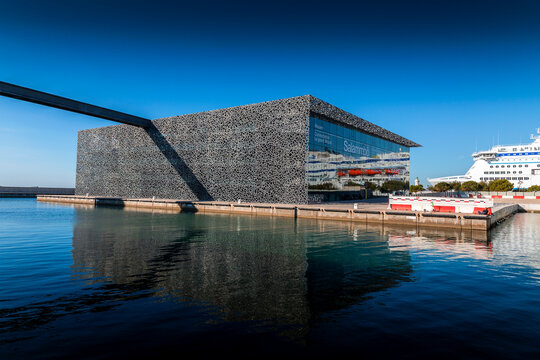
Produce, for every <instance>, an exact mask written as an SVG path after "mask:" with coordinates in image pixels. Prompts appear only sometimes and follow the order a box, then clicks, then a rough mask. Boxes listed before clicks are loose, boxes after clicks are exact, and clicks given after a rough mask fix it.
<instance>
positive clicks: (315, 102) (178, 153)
mask: <svg viewBox="0 0 540 360" xmlns="http://www.w3.org/2000/svg"><path fill="white" fill-rule="evenodd" d="M310 112H313V113H316V114H318V115H319V116H325V117H327V118H329V119H331V120H333V121H336V122H339V123H343V124H347V125H349V126H353V127H355V128H358V129H360V130H364V131H365V132H367V133H370V134H374V135H377V136H380V137H382V138H385V139H388V140H391V141H394V142H397V143H401V144H403V145H406V146H418V145H417V144H415V143H413V142H412V141H410V140H407V139H405V138H402V137H401V136H399V135H396V134H394V133H392V132H390V131H388V130H385V129H383V128H381V127H379V126H377V125H374V124H372V123H369V122H367V121H365V120H363V119H361V118H359V117H357V116H354V115H352V114H350V113H347V112H345V111H343V110H341V109H339V108H337V107H335V106H333V105H330V104H328V103H325V102H324V101H321V100H319V99H317V98H315V97H313V96H310V95H306V96H300V97H294V98H289V99H282V100H276V101H269V102H264V103H259V104H252V105H245V106H238V107H233V108H226V109H220V110H214V111H206V112H201V113H196V114H189V115H182V116H173V117H169V118H163V119H157V120H154V121H153V125H154V128H152V129H148V130H145V129H141V128H136V127H133V126H129V125H115V126H109V127H103V128H97V129H91V130H83V131H80V132H79V135H78V145H77V180H76V194H77V195H84V194H90V195H95V196H117V197H122V198H151V197H153V196H155V197H156V198H172V199H183V200H217V201H237V200H238V199H241V200H242V201H249V202H274V203H298V204H305V203H307V202H308V191H307V184H306V149H307V141H308V136H307V135H308V126H309V123H308V122H309V114H310Z"/></svg>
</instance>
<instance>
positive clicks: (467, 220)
mask: <svg viewBox="0 0 540 360" xmlns="http://www.w3.org/2000/svg"><path fill="white" fill-rule="evenodd" d="M37 200H38V201H43V202H55V203H66V204H85V205H91V206H116V207H122V208H135V209H136V208H140V209H155V210H166V211H173V212H196V213H227V214H244V215H257V216H283V217H293V218H310V219H326V220H341V221H353V222H364V223H379V224H391V225H407V226H422V227H438V228H446V229H462V230H481V231H487V230H489V229H490V228H492V227H493V226H495V225H497V224H498V223H499V222H500V221H502V220H504V219H505V218H507V217H509V216H512V215H513V214H514V213H516V212H519V211H520V210H521V209H520V206H519V205H518V204H497V205H496V206H495V207H494V208H493V215H473V214H460V213H436V212H419V211H396V210H388V209H387V204H386V203H375V204H373V203H362V202H359V203H357V207H356V208H354V205H353V204H352V203H348V204H324V205H323V204H317V205H295V204H262V203H233V202H221V201H183V200H177V199H122V198H113V197H95V196H88V197H87V196H67V195H43V196H38V197H37Z"/></svg>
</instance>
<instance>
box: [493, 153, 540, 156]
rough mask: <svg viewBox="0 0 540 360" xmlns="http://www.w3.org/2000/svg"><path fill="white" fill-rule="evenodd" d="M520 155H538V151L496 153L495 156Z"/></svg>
mask: <svg viewBox="0 0 540 360" xmlns="http://www.w3.org/2000/svg"><path fill="white" fill-rule="evenodd" d="M521 155H540V152H523V153H508V154H497V156H521Z"/></svg>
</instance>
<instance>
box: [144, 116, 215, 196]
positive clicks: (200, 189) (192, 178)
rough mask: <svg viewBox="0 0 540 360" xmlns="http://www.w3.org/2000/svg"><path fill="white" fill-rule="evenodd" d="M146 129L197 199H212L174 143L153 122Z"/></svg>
mask: <svg viewBox="0 0 540 360" xmlns="http://www.w3.org/2000/svg"><path fill="white" fill-rule="evenodd" d="M145 130H146V133H147V134H148V136H150V139H152V141H153V142H154V144H156V146H157V147H158V148H159V150H160V151H161V153H162V154H163V156H165V158H166V159H167V160H168V161H169V163H170V164H171V165H172V166H173V168H174V170H176V172H177V173H178V175H180V177H182V180H184V182H185V183H186V184H187V186H188V187H189V188H190V190H191V191H192V192H193V194H194V195H195V196H196V197H197V200H201V201H210V200H214V198H213V197H212V196H211V195H210V193H209V192H208V191H207V190H206V188H205V186H204V185H203V184H202V183H201V182H200V180H199V179H198V178H197V176H196V175H195V174H194V173H193V171H192V170H191V169H190V168H189V166H188V165H187V164H186V162H185V161H184V160H182V158H181V157H180V155H179V154H178V152H177V151H176V150H175V149H174V148H173V147H172V145H171V144H170V143H169V142H168V141H167V139H165V137H164V136H163V135H162V134H161V132H160V131H159V129H157V128H156V126H155V125H154V124H153V123H152V124H151V126H150V127H149V128H147V129H145Z"/></svg>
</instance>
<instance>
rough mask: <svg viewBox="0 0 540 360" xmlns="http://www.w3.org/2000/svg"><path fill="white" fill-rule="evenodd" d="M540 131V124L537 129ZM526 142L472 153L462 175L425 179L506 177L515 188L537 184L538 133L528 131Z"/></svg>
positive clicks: (432, 181)
mask: <svg viewBox="0 0 540 360" xmlns="http://www.w3.org/2000/svg"><path fill="white" fill-rule="evenodd" d="M537 134H540V128H539V129H537ZM531 140H534V141H533V142H532V143H530V144H528V145H507V146H503V145H497V146H494V147H492V148H491V149H490V150H488V151H479V152H475V153H473V154H472V156H473V159H474V164H473V166H471V168H470V169H469V170H468V171H467V173H466V174H465V175H457V176H445V177H440V178H434V179H428V181H429V183H430V184H431V185H435V184H437V183H440V182H454V181H457V182H461V183H463V182H466V181H476V182H480V181H484V182H486V183H487V182H490V181H493V180H499V179H506V180H508V181H510V182H511V183H512V184H514V188H518V189H526V188H529V187H530V186H533V185H540V135H531Z"/></svg>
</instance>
